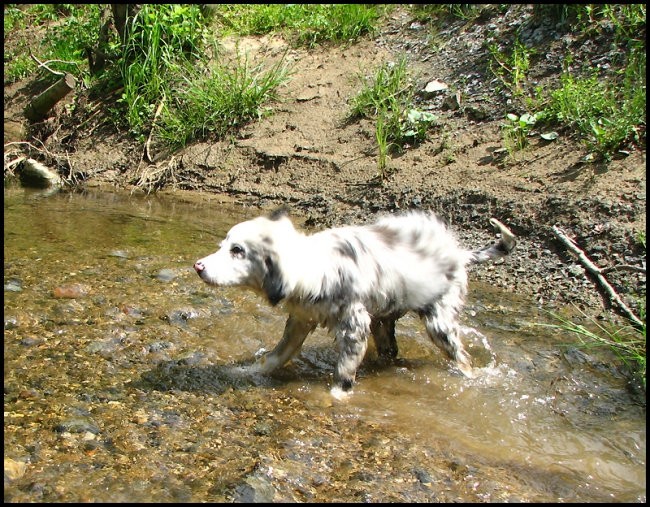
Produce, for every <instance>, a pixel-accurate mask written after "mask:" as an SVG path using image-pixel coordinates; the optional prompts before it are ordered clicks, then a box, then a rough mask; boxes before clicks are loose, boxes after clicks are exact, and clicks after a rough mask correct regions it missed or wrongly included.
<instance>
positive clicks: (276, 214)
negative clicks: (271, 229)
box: [269, 206, 289, 222]
mask: <svg viewBox="0 0 650 507" xmlns="http://www.w3.org/2000/svg"><path fill="white" fill-rule="evenodd" d="M287 216H289V208H288V207H286V206H281V207H279V208H278V209H276V210H274V211H272V212H271V214H270V215H269V220H272V221H274V222H275V221H276V220H280V219H281V218H283V217H287Z"/></svg>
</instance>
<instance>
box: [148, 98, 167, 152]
mask: <svg viewBox="0 0 650 507" xmlns="http://www.w3.org/2000/svg"><path fill="white" fill-rule="evenodd" d="M164 104H165V94H163V96H162V99H160V104H158V108H157V109H156V113H155V114H154V115H153V121H152V122H151V131H150V132H149V137H148V138H147V142H146V143H145V144H144V154H145V157H147V162H153V160H152V159H151V154H150V153H149V145H150V144H151V137H152V136H153V129H154V128H155V127H156V120H157V119H158V115H159V114H160V111H162V108H163V105H164Z"/></svg>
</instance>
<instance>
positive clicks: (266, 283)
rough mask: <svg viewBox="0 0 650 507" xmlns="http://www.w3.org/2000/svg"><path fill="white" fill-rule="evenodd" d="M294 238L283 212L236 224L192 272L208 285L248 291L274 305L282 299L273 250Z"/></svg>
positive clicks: (276, 259) (280, 282)
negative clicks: (194, 271) (263, 296)
mask: <svg viewBox="0 0 650 507" xmlns="http://www.w3.org/2000/svg"><path fill="white" fill-rule="evenodd" d="M296 234H297V232H296V230H295V229H294V227H293V224H292V223H291V220H290V219H289V217H288V215H287V212H286V210H284V209H280V210H277V211H275V212H273V213H272V214H271V215H269V216H268V217H259V218H255V219H253V220H249V221H247V222H242V223H239V224H237V225H235V226H234V227H233V228H232V229H230V231H228V234H227V235H226V237H225V238H224V240H223V241H222V242H221V244H220V245H219V250H217V251H216V252H215V253H213V254H211V255H208V256H207V257H204V258H202V259H199V260H198V261H196V263H194V269H195V270H196V272H197V274H198V275H199V276H200V277H201V279H202V280H203V281H204V282H206V283H208V284H210V285H217V286H222V287H229V286H241V287H249V288H251V289H253V290H255V291H257V292H261V293H263V294H264V295H266V297H267V298H268V300H269V302H270V303H271V304H273V305H275V304H277V303H278V302H279V301H281V300H282V299H283V298H284V297H285V284H284V280H283V276H282V272H281V269H280V266H279V263H278V253H277V247H278V245H279V244H282V243H284V244H291V241H292V239H293V238H294V237H295V236H296Z"/></svg>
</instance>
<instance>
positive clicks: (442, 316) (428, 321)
mask: <svg viewBox="0 0 650 507" xmlns="http://www.w3.org/2000/svg"><path fill="white" fill-rule="evenodd" d="M455 313H456V312H455V311H453V310H451V309H448V308H446V309H442V308H440V305H433V306H432V307H431V308H429V309H427V311H422V312H420V317H421V318H422V321H423V322H424V325H425V327H426V330H427V334H428V335H429V338H431V341H432V342H433V343H435V344H436V345H437V346H438V347H439V348H440V349H442V350H443V351H444V352H445V354H447V356H448V357H449V358H450V359H453V360H454V361H456V365H457V366H458V369H459V370H460V371H461V372H462V373H463V374H464V375H465V376H466V377H470V378H472V377H473V376H474V374H473V373H472V360H471V358H470V355H469V354H468V353H467V352H466V351H465V347H464V346H463V342H461V341H460V337H459V328H458V323H457V322H456V315H455Z"/></svg>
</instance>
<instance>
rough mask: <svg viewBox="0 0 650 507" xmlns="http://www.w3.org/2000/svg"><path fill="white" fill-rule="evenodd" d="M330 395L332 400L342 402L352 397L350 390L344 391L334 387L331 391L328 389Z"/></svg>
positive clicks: (339, 387)
mask: <svg viewBox="0 0 650 507" xmlns="http://www.w3.org/2000/svg"><path fill="white" fill-rule="evenodd" d="M330 394H331V395H332V398H334V399H336V400H339V401H343V400H347V399H348V398H350V396H352V390H351V389H350V390H348V391H344V390H343V388H342V387H341V386H334V387H332V389H330Z"/></svg>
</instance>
